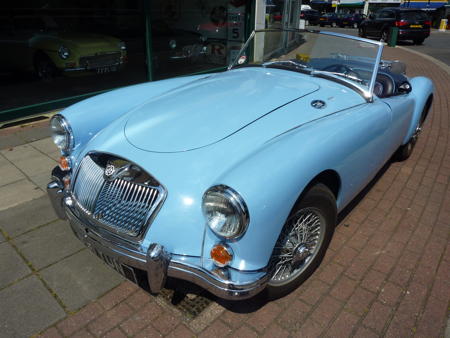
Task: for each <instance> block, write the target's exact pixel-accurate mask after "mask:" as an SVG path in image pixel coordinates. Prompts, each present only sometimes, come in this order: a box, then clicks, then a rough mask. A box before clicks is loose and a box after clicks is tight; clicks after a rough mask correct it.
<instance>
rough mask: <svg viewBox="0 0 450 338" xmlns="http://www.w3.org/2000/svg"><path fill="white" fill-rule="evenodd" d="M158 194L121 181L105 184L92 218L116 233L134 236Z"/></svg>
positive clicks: (152, 190) (141, 186)
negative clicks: (113, 229) (116, 231)
mask: <svg viewBox="0 0 450 338" xmlns="http://www.w3.org/2000/svg"><path fill="white" fill-rule="evenodd" d="M158 194H159V192H158V190H157V189H155V188H152V187H148V186H143V185H140V184H135V183H132V182H128V181H125V180H122V179H115V180H114V181H112V182H105V185H104V187H103V189H102V191H101V193H100V196H99V198H98V202H97V205H96V208H95V212H94V217H95V218H96V219H97V220H99V221H101V222H102V223H104V224H107V225H108V226H110V227H112V228H115V229H116V230H118V231H121V232H125V233H127V234H129V235H131V236H136V235H137V234H139V231H140V229H141V226H142V224H143V223H145V219H146V216H147V214H148V211H149V209H150V208H151V206H152V205H153V204H154V202H155V200H156V198H157V197H158Z"/></svg>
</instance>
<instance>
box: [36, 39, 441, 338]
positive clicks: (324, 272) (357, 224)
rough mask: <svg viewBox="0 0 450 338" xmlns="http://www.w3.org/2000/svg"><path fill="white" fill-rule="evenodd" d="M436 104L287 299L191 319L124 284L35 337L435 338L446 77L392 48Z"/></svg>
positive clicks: (222, 308) (221, 304)
mask: <svg viewBox="0 0 450 338" xmlns="http://www.w3.org/2000/svg"><path fill="white" fill-rule="evenodd" d="M385 58H386V59H401V60H403V61H404V62H406V63H407V65H408V75H409V76H414V75H426V76H429V77H431V78H432V79H433V80H434V83H435V85H436V95H435V101H434V104H433V108H432V112H431V114H430V116H429V119H428V120H427V122H426V124H425V128H424V131H423V133H422V134H421V136H420V138H419V141H418V143H417V145H416V148H415V150H414V152H413V155H412V156H411V158H410V159H408V160H407V161H405V162H402V163H391V164H389V165H387V166H386V168H385V171H384V173H383V175H382V176H381V177H380V178H379V179H378V180H377V181H376V182H374V184H373V186H372V187H371V189H370V190H368V191H367V192H366V193H365V195H363V196H362V199H361V200H360V201H359V203H357V204H356V206H354V207H353V209H351V210H350V211H349V213H348V214H346V216H345V217H344V218H343V219H342V220H341V222H340V224H339V226H338V227H337V229H336V233H335V236H334V238H333V240H332V242H331V245H330V248H329V250H328V252H327V255H326V257H325V259H324V262H323V263H322V265H321V266H320V268H319V269H318V271H316V272H315V273H314V275H313V276H312V277H311V278H310V279H309V280H308V281H306V282H305V283H304V284H303V285H302V286H301V287H299V288H298V289H297V290H296V291H295V292H293V293H292V294H290V295H288V296H287V297H284V298H282V299H279V300H276V301H273V302H268V303H267V302H265V301H264V300H263V299H261V298H258V297H257V298H256V299H254V300H251V301H245V302H238V303H231V302H225V301H220V300H215V301H214V302H213V303H212V304H211V305H210V306H209V307H208V308H207V309H206V310H204V311H203V312H202V313H201V314H200V315H199V316H198V317H196V318H194V319H192V318H189V317H187V316H185V315H183V314H182V313H181V312H180V311H179V310H177V308H176V307H174V306H171V305H169V304H168V303H166V302H164V301H161V298H160V297H154V296H151V295H148V294H146V293H145V292H143V291H142V290H140V289H138V288H137V287H136V286H134V285H133V284H132V283H130V282H123V283H122V284H120V285H119V286H118V287H116V288H114V289H113V290H111V291H110V292H108V293H106V294H105V295H104V296H102V297H101V298H99V299H96V300H92V302H90V303H89V304H88V305H87V306H85V307H83V308H81V309H80V310H79V311H77V312H76V313H74V314H71V315H68V316H66V317H65V318H64V319H62V320H60V321H59V322H57V323H56V324H55V325H52V326H51V327H49V328H47V329H46V330H45V331H43V332H41V335H42V336H44V337H61V336H73V337H92V336H94V337H101V336H105V337H131V336H133V337H134V336H136V337H153V336H162V335H167V336H171V337H178V336H182V337H185V336H196V335H198V336H201V337H210V336H224V335H232V336H234V337H256V336H267V337H287V336H292V337H295V336H300V337H318V336H322V337H348V336H354V337H381V336H383V337H412V336H413V337H442V336H444V334H445V333H444V331H445V327H446V324H447V318H448V312H449V309H450V307H449V298H450V281H449V276H450V244H449V235H450V184H449V183H450V138H449V131H450V128H449V126H450V122H449V117H450V114H449V112H450V109H449V108H450V99H449V96H448V93H449V92H450V81H449V74H448V73H446V72H445V71H443V70H442V69H441V68H439V67H437V66H436V65H435V64H433V63H431V62H429V61H428V60H425V59H423V58H421V57H420V56H418V55H415V54H412V53H409V52H407V51H404V50H401V49H398V48H386V51H385Z"/></svg>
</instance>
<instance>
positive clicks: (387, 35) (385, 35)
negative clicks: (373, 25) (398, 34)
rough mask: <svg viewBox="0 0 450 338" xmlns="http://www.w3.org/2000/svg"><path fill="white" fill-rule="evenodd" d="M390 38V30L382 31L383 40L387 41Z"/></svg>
mask: <svg viewBox="0 0 450 338" xmlns="http://www.w3.org/2000/svg"><path fill="white" fill-rule="evenodd" d="M388 39H389V32H388V31H387V30H386V29H385V30H384V31H382V32H381V41H383V42H387V41H388Z"/></svg>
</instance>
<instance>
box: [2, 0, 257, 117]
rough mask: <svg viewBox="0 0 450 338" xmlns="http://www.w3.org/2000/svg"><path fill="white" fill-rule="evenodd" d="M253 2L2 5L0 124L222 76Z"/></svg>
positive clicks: (34, 0) (50, 0) (35, 1)
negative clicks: (131, 88)
mask: <svg viewBox="0 0 450 338" xmlns="http://www.w3.org/2000/svg"><path fill="white" fill-rule="evenodd" d="M251 7H252V1H249V0H248V1H246V0H208V1H206V0H151V1H150V0H148V1H146V0H90V1H87V0H78V1H62V0H47V1H44V0H27V1H25V0H21V1H20V0H18V1H14V2H2V3H1V4H0V51H1V52H0V122H2V121H5V120H11V119H14V118H17V117H22V116H26V115H30V114H36V113H40V112H44V111H48V110H50V109H54V108H62V107H65V106H68V105H70V104H71V103H73V102H76V101H79V100H81V99H84V98H87V97H89V96H91V95H95V94H97V93H101V92H104V91H106V90H110V89H113V88H118V87H123V86H128V85H132V84H137V83H142V82H145V81H152V80H159V79H164V78H169V77H174V76H179V75H186V74H194V73H199V72H208V71H218V70H223V69H225V67H226V66H227V65H228V63H229V62H230V60H231V59H232V58H233V56H234V55H236V53H237V52H238V50H239V48H240V47H241V45H242V43H243V41H244V40H245V39H246V37H247V36H248V35H249V33H250V31H251V29H252V27H250V26H251V25H250V23H251V22H252V20H251V15H252V14H251V13H252V11H251V10H252V8H251Z"/></svg>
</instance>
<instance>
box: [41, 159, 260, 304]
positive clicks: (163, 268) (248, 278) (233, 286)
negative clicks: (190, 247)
mask: <svg viewBox="0 0 450 338" xmlns="http://www.w3.org/2000/svg"><path fill="white" fill-rule="evenodd" d="M63 175H64V173H63V172H62V171H61V170H60V169H59V168H58V167H57V168H55V169H54V170H53V172H52V178H53V181H52V182H50V183H49V184H48V186H47V192H48V195H49V197H50V200H51V202H52V205H53V208H54V209H55V212H56V214H57V215H58V217H60V218H63V219H66V218H67V219H68V220H69V222H70V225H71V228H72V230H73V232H74V233H75V235H76V236H77V237H78V238H79V239H80V240H81V241H82V242H83V243H84V244H85V245H86V246H87V247H88V248H90V249H91V250H92V251H94V252H95V253H96V254H97V255H100V256H101V257H102V258H103V259H104V260H105V257H108V259H110V260H111V261H114V262H116V263H118V264H119V265H124V266H126V267H131V268H136V269H139V270H142V271H146V273H147V278H148V285H149V288H150V291H151V292H153V293H157V292H159V291H160V290H161V288H162V287H163V286H164V284H165V281H166V277H173V278H178V279H183V280H187V281H190V282H192V283H194V284H197V285H199V286H201V287H202V288H204V289H206V290H208V291H209V292H211V293H212V294H214V295H216V296H218V297H221V298H224V299H234V300H237V299H246V298H250V297H253V296H254V295H256V294H257V293H259V292H260V291H262V290H263V289H264V288H265V286H266V284H267V281H268V277H269V275H268V274H267V272H266V271H265V270H260V271H237V270H234V271H233V272H234V273H232V274H229V273H227V272H225V273H223V271H222V273H221V274H215V273H213V272H212V271H209V270H207V269H205V268H203V267H202V266H201V265H202V259H201V257H192V256H182V255H174V254H171V253H169V252H167V251H166V250H165V248H164V247H163V246H162V245H161V244H158V243H152V244H150V246H149V247H148V248H144V247H143V246H142V245H141V244H140V243H130V242H126V241H123V240H121V239H120V238H118V237H116V236H114V235H105V233H102V231H99V229H96V228H95V227H94V226H92V224H91V223H90V222H89V220H86V219H83V217H80V213H79V212H78V211H77V210H76V209H75V208H74V207H73V206H69V205H70V203H65V198H66V197H67V196H66V195H65V192H64V189H63V184H62V177H63ZM68 204H69V205H68ZM107 263H108V264H110V263H109V262H107ZM110 265H111V264H110ZM236 275H237V276H238V278H235V277H231V278H230V276H236ZM235 279H237V280H239V282H236V281H235Z"/></svg>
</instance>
